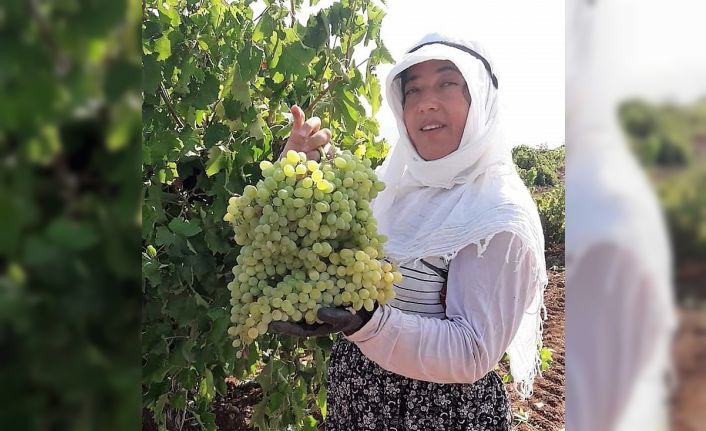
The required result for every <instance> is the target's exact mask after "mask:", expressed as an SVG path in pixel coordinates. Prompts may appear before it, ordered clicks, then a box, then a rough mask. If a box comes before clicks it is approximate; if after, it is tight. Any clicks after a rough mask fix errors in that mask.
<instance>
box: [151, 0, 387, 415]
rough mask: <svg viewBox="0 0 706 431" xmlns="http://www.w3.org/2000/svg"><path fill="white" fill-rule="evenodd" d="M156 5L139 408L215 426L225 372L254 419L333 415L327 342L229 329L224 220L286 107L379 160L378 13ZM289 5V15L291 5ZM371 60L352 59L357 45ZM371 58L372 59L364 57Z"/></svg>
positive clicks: (214, 2)
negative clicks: (241, 345)
mask: <svg viewBox="0 0 706 431" xmlns="http://www.w3.org/2000/svg"><path fill="white" fill-rule="evenodd" d="M251 3H253V2H252V1H233V2H229V3H227V2H225V1H223V0H203V1H201V0H188V1H187V0H168V1H166V2H162V1H157V0H148V1H147V2H146V5H145V10H144V22H143V51H144V53H145V55H144V106H143V122H144V128H143V131H144V132H143V133H144V145H143V194H144V205H143V212H142V216H143V219H142V220H143V225H142V228H143V229H142V238H143V250H144V252H143V254H142V264H143V276H144V281H143V290H144V301H145V303H144V307H143V329H142V348H143V400H144V401H143V402H144V406H145V407H146V408H148V409H149V410H150V411H152V412H153V414H154V416H155V418H156V420H157V422H158V423H159V424H161V425H164V424H166V423H170V424H171V425H175V424H176V425H177V426H178V425H181V424H183V423H184V422H185V421H186V422H190V423H192V424H193V423H199V424H200V425H201V426H202V427H204V428H206V429H214V427H215V424H214V416H213V413H211V412H210V410H209V404H210V402H211V401H212V400H213V398H214V396H215V394H216V392H219V393H221V394H223V393H225V392H226V387H225V382H224V378H225V377H226V376H229V375H233V376H235V377H237V378H238V379H241V380H248V379H252V378H253V376H254V375H255V374H256V373H255V371H256V370H259V369H261V371H260V372H259V373H257V377H256V378H257V382H258V383H259V384H260V385H261V386H262V388H263V391H264V395H265V396H264V399H263V401H262V403H260V404H259V405H258V406H257V408H256V409H255V412H254V413H253V422H254V424H256V425H257V426H259V427H260V429H285V428H287V427H288V426H290V425H291V426H294V427H295V428H297V429H313V427H315V425H316V419H315V418H314V416H313V412H314V411H317V410H321V411H322V412H323V411H325V394H326V390H325V387H324V385H323V377H324V376H323V373H324V371H325V360H326V358H327V356H328V354H329V350H328V349H329V348H330V346H331V340H330V339H320V340H317V341H313V340H306V341H302V342H295V341H293V340H291V339H287V338H285V337H279V336H265V337H263V339H262V340H261V341H259V342H258V343H254V344H252V345H251V346H250V348H249V350H248V351H246V352H245V355H244V356H243V359H238V360H236V352H235V349H234V348H233V347H232V346H231V341H232V340H231V339H230V337H229V336H228V335H227V333H226V331H227V328H228V326H230V303H229V300H230V292H229V291H228V290H227V289H226V285H227V284H228V282H230V281H231V280H232V279H233V275H232V274H231V273H230V269H231V268H232V267H233V266H234V265H235V259H236V257H237V254H238V250H239V249H238V247H237V245H236V244H235V242H234V241H233V240H232V238H231V236H232V230H231V229H230V227H229V226H228V224H227V223H225V222H224V221H223V216H224V214H225V213H226V207H227V204H228V199H229V198H230V197H231V196H234V195H238V194H240V193H242V191H243V188H244V187H245V186H246V185H248V184H254V183H256V182H257V181H258V180H259V179H260V178H259V175H260V171H259V169H258V164H259V162H260V161H262V160H267V159H269V160H272V159H273V158H274V157H276V156H277V155H278V154H279V152H280V151H281V149H282V148H283V146H284V143H285V140H286V137H287V136H288V134H289V130H290V128H291V125H290V123H289V121H288V119H287V115H288V112H289V107H290V106H291V105H292V104H294V103H296V104H298V105H300V106H301V107H302V108H303V109H304V111H305V112H306V114H307V116H312V115H316V116H319V117H320V118H321V120H322V123H323V125H322V127H329V128H330V129H331V130H332V133H333V139H334V140H335V141H336V143H337V144H338V145H339V146H340V147H342V148H345V149H350V150H352V151H355V153H356V154H358V155H359V156H365V157H368V158H371V159H373V161H375V162H376V161H378V160H380V159H382V158H383V157H384V155H385V153H386V151H387V146H386V143H385V142H384V141H376V140H375V137H376V136H377V135H378V124H377V122H376V121H375V120H374V119H372V118H374V117H372V116H371V115H369V113H367V112H366V109H365V107H364V104H363V101H362V100H363V99H365V100H366V101H367V103H368V104H369V106H370V110H371V113H373V114H374V113H375V112H376V111H377V110H378V108H379V106H380V102H381V98H380V84H379V80H378V78H377V76H376V74H375V67H376V66H377V65H379V64H382V63H387V62H390V61H392V58H391V57H390V54H389V53H388V51H387V50H386V48H385V47H384V45H383V43H382V41H381V39H380V25H381V22H382V19H383V16H384V12H383V11H382V10H381V9H380V8H379V7H377V6H376V5H375V4H374V3H373V2H372V1H370V0H343V1H340V2H336V3H334V4H332V5H331V6H328V7H326V8H323V9H321V10H320V11H319V12H318V13H316V15H313V16H311V17H308V20H307V25H306V26H304V25H301V24H299V22H298V18H299V17H298V14H299V13H300V11H299V6H300V5H301V3H302V1H301V0H295V1H292V2H282V1H265V2H264V7H265V9H264V11H262V12H261V13H259V14H258V15H255V13H254V12H253V9H252V8H251V6H250V5H251ZM291 6H293V7H294V9H291ZM362 46H367V47H368V50H370V54H369V56H368V58H367V59H366V60H365V61H364V62H361V64H358V65H356V64H354V62H353V58H354V55H353V53H354V51H356V50H357V49H362V48H363V47H362ZM362 63H365V64H364V65H363V64H362Z"/></svg>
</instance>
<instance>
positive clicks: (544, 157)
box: [512, 145, 566, 188]
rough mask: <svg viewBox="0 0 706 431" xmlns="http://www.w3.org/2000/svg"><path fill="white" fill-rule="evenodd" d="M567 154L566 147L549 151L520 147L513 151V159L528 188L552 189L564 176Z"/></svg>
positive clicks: (541, 148) (525, 146)
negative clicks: (560, 177)
mask: <svg viewBox="0 0 706 431" xmlns="http://www.w3.org/2000/svg"><path fill="white" fill-rule="evenodd" d="M565 153H566V151H565V147H564V146H561V147H559V148H556V149H553V150H549V149H547V148H543V147H540V148H535V147H530V146H527V145H519V146H517V147H515V148H513V149H512V159H513V161H514V162H515V166H516V167H517V173H518V174H519V175H520V178H522V180H523V181H524V182H525V185H527V187H529V188H533V187H551V186H554V185H556V184H558V183H559V176H560V175H563V172H564V156H565Z"/></svg>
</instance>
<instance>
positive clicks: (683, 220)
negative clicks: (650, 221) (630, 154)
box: [657, 167, 706, 261]
mask: <svg viewBox="0 0 706 431" xmlns="http://www.w3.org/2000/svg"><path fill="white" fill-rule="evenodd" d="M657 189H658V193H659V196H660V200H661V203H662V206H663V208H664V211H665V214H666V216H667V221H668V224H669V228H670V231H671V235H672V241H673V243H674V244H675V251H676V255H677V257H678V258H691V259H694V260H697V261H703V260H704V259H706V194H704V190H705V189H706V169H704V168H703V167H700V168H694V169H691V170H688V171H685V172H681V173H679V174H678V175H675V176H673V177H670V178H668V179H665V180H663V181H662V182H661V183H660V184H658V188H657Z"/></svg>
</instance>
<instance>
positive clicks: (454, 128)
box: [271, 34, 547, 431]
mask: <svg viewBox="0 0 706 431" xmlns="http://www.w3.org/2000/svg"><path fill="white" fill-rule="evenodd" d="M387 96H388V101H389V104H390V106H391V107H392V111H393V112H394V114H395V116H396V118H397V123H398V127H399V130H400V139H399V142H398V143H397V144H396V145H395V146H394V148H393V149H392V151H391V152H390V154H389V155H388V157H387V158H386V160H385V162H384V163H383V164H382V166H381V167H380V168H379V169H378V176H379V177H380V179H381V180H383V181H384V182H385V183H386V184H387V188H386V189H385V191H384V192H382V193H381V194H380V195H379V196H378V198H377V199H376V200H375V201H374V203H373V206H372V207H373V211H374V214H375V216H376V218H377V221H378V228H379V229H378V230H379V231H380V232H381V233H383V234H385V235H387V236H388V238H389V240H388V243H387V245H386V247H385V253H386V256H387V257H388V258H389V259H390V260H391V261H393V262H395V263H396V264H397V265H399V267H400V268H401V272H402V274H403V281H402V283H401V284H400V285H398V286H395V291H396V294H397V297H396V298H395V299H394V300H392V301H390V302H388V303H387V304H386V305H385V306H381V307H379V308H377V309H375V310H374V312H373V313H358V314H356V315H355V316H353V315H351V314H350V313H348V312H347V311H344V310H338V309H330V308H325V309H321V310H320V311H319V318H320V319H321V320H323V321H324V322H327V325H324V327H318V328H309V329H306V328H301V327H299V328H296V327H295V326H294V325H292V324H291V323H287V322H278V323H277V324H274V323H273V324H272V325H271V328H273V327H274V330H275V331H278V332H286V333H291V334H296V335H312V334H317V333H321V332H330V331H333V330H342V332H343V334H344V335H343V336H339V338H338V340H337V341H336V343H335V344H334V347H333V351H332V355H331V361H330V365H329V369H328V385H329V388H328V390H329V392H328V415H327V418H326V426H327V430H344V429H345V430H351V429H353V430H417V429H418V430H432V429H433V430H452V429H453V430H474V431H481V430H510V428H511V411H510V405H509V401H508V396H507V393H506V391H505V389H504V386H503V383H502V381H501V379H500V378H499V376H498V375H497V374H496V373H495V371H493V369H494V368H495V366H496V365H497V363H498V362H499V361H500V359H501V358H502V356H503V354H504V353H505V352H508V354H509V356H510V366H511V372H512V374H513V377H514V381H515V383H516V385H517V388H518V390H519V391H520V392H521V393H522V394H523V395H529V393H530V392H531V387H532V381H533V378H534V376H535V374H536V372H537V370H538V366H539V363H540V362H539V358H538V349H539V348H540V347H541V308H542V292H543V289H544V287H545V286H546V281H547V278H546V270H545V263H544V253H543V248H544V241H543V235H542V230H541V225H540V222H539V217H538V215H537V209H536V206H535V204H534V202H533V201H532V199H531V197H530V195H529V193H528V191H527V189H526V188H525V186H524V184H523V183H522V181H521V180H520V178H519V177H518V175H517V173H516V172H515V169H514V165H513V163H512V158H511V152H510V148H509V147H508V146H507V145H506V143H505V141H504V140H503V138H502V134H501V131H500V126H499V116H498V80H497V78H496V76H495V71H494V70H493V68H492V64H491V63H490V60H489V58H488V56H487V55H486V54H485V53H484V52H483V50H482V48H481V47H479V46H478V45H477V44H475V43H469V42H464V41H460V40H454V39H451V38H448V37H444V36H441V35H438V34H431V35H428V36H427V37H425V38H424V39H422V40H421V41H420V42H419V43H418V44H416V45H415V46H414V47H413V48H412V49H410V50H409V52H408V53H407V54H406V55H405V56H404V57H403V58H402V60H401V61H400V62H399V63H398V64H397V65H396V66H395V67H394V68H393V69H392V71H391V72H390V75H389V77H388V80H387ZM304 124H305V123H303V119H302V118H301V116H300V113H296V114H295V128H296V131H295V133H293V135H296V134H297V132H301V129H302V128H305V129H306V130H304V132H301V135H302V136H301V137H299V138H297V137H296V136H295V138H294V139H293V140H294V141H296V142H292V140H290V144H288V147H290V148H296V149H299V150H311V149H312V148H311V147H312V146H313V144H312V145H309V146H308V143H307V139H306V138H304V135H306V136H310V137H311V138H310V139H311V140H312V141H314V142H315V143H316V144H321V143H322V142H324V141H328V139H326V138H327V137H330V132H327V131H326V130H318V127H315V126H316V120H314V124H313V126H314V127H304ZM298 126H299V127H298ZM322 135H323V136H322Z"/></svg>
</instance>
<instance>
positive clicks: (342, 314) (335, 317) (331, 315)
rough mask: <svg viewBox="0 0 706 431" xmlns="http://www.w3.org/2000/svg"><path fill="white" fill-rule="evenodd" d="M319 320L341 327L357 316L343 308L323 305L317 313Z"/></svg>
mask: <svg viewBox="0 0 706 431" xmlns="http://www.w3.org/2000/svg"><path fill="white" fill-rule="evenodd" d="M316 317H318V318H319V320H322V321H324V322H325V323H329V324H331V325H333V326H335V327H338V328H341V327H345V326H347V325H348V324H349V323H350V322H351V320H353V319H354V318H355V316H354V315H353V314H351V313H350V312H349V311H347V310H344V309H342V308H332V307H322V308H319V311H318V312H317V313H316Z"/></svg>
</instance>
